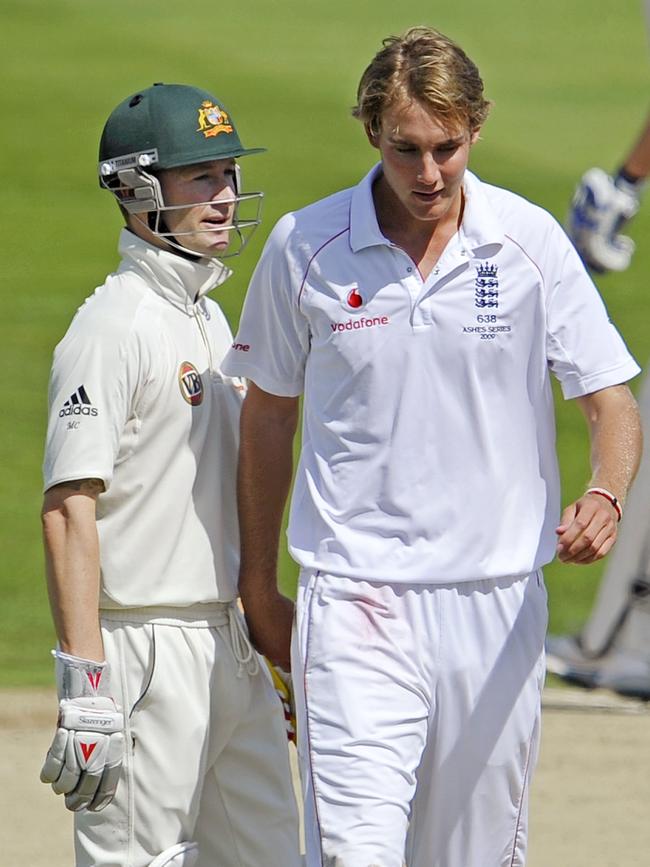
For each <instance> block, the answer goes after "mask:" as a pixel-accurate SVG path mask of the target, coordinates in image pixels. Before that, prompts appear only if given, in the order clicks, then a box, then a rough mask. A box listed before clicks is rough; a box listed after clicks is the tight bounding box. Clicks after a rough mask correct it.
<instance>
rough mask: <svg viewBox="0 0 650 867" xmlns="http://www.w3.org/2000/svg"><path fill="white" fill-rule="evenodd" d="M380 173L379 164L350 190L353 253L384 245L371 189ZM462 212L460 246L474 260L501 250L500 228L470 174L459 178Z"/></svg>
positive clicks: (483, 194) (477, 181) (472, 175)
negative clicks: (461, 183) (461, 188)
mask: <svg viewBox="0 0 650 867" xmlns="http://www.w3.org/2000/svg"><path fill="white" fill-rule="evenodd" d="M380 172H381V163H377V165H375V166H373V167H372V169H370V171H369V172H368V174H367V175H366V176H365V178H363V180H362V181H361V182H360V183H359V184H357V186H356V187H353V189H352V199H351V202H350V247H351V248H352V250H353V252H355V253H357V252H358V251H359V250H363V249H364V248H365V247H374V246H377V245H379V244H388V245H390V241H389V240H388V239H387V238H386V237H385V236H384V235H383V234H382V232H381V229H380V228H379V223H378V222H377V213H376V211H375V203H374V201H373V197H372V187H373V184H374V182H375V180H376V179H377V177H378V175H379V174H380ZM463 192H464V193H465V210H464V212H463V222H462V224H461V235H462V237H463V241H464V244H465V245H466V246H467V248H468V249H470V250H471V251H472V253H473V255H474V256H479V257H481V258H486V257H488V256H493V255H494V254H495V253H497V252H498V249H500V248H501V247H502V246H503V237H504V232H503V227H502V225H501V222H500V220H499V218H498V216H497V215H496V213H495V212H494V210H493V209H492V207H491V205H490V202H489V200H488V197H487V196H486V194H485V191H484V190H483V188H482V184H481V181H480V180H479V179H478V178H477V177H476V175H474V174H472V172H470V171H466V172H465V177H464V178H463Z"/></svg>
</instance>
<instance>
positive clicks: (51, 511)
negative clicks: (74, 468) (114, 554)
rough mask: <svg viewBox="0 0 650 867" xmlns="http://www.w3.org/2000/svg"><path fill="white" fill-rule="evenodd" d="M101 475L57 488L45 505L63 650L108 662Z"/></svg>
mask: <svg viewBox="0 0 650 867" xmlns="http://www.w3.org/2000/svg"><path fill="white" fill-rule="evenodd" d="M99 491H101V483H100V482H97V481H96V480H90V479H88V480H81V481H80V482H71V483H69V484H65V485H59V486H56V487H54V488H51V489H50V490H49V491H47V493H46V495H45V501H44V504H43V512H42V522H43V541H44V546H45V565H46V575H47V586H48V593H49V598H50V607H51V609H52V617H53V620H54V626H55V629H56V634H57V638H58V641H59V645H60V647H61V650H63V651H64V652H65V653H70V654H72V655H74V656H81V657H83V658H85V659H94V660H98V661H102V660H103V659H104V649H103V645H102V639H101V632H100V628H99V611H98V608H99V542H98V538H97V527H96V523H95V497H96V496H97V494H98V493H99Z"/></svg>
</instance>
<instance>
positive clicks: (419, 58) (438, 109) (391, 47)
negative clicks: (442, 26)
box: [352, 27, 491, 136]
mask: <svg viewBox="0 0 650 867" xmlns="http://www.w3.org/2000/svg"><path fill="white" fill-rule="evenodd" d="M383 46H384V47H383V48H382V49H381V50H380V51H378V52H377V54H376V55H375V57H374V58H373V59H372V61H371V62H370V65H369V66H368V67H367V69H366V70H365V72H364V73H363V75H362V76H361V81H360V82H359V87H358V90H357V104H356V106H355V107H354V108H353V109H352V114H353V116H354V117H356V118H358V119H359V120H360V121H361V122H362V123H363V124H364V126H365V127H366V130H367V131H368V132H369V133H370V134H371V135H373V136H377V135H379V133H380V131H381V118H382V115H383V114H384V112H385V111H386V110H387V109H390V108H392V107H393V106H395V105H397V104H399V103H401V102H412V101H416V102H419V103H420V104H421V105H422V106H423V107H424V108H427V109H428V110H430V111H431V113H432V114H434V115H435V116H436V117H438V118H439V119H440V120H441V121H442V122H443V123H444V125H445V126H448V127H450V128H456V127H463V126H465V125H467V126H468V127H469V129H470V131H472V132H473V131H475V130H477V129H479V127H481V126H482V124H483V122H484V121H485V119H486V118H487V116H488V113H489V111H490V106H491V103H490V101H489V100H487V99H485V98H484V96H483V81H482V79H481V76H480V74H479V71H478V68H477V66H476V64H475V63H473V62H472V61H471V60H470V59H469V57H468V56H467V55H466V54H465V52H464V51H463V49H462V48H461V47H460V46H459V45H457V44H456V43H455V42H453V41H452V40H451V39H449V38H448V37H447V36H445V35H444V34H442V33H439V32H438V31H437V30H433V29H432V28H430V27H411V28H410V29H409V30H407V31H406V33H404V35H403V36H389V37H387V38H386V39H384V40H383Z"/></svg>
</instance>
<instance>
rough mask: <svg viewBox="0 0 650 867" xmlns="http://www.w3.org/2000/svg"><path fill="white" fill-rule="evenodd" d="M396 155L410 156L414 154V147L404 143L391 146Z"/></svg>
mask: <svg viewBox="0 0 650 867" xmlns="http://www.w3.org/2000/svg"><path fill="white" fill-rule="evenodd" d="M393 147H394V148H395V150H396V151H397V153H398V154H412V153H414V152H415V147H414V146H413V145H410V144H408V143H406V142H399V143H396V144H394V145H393Z"/></svg>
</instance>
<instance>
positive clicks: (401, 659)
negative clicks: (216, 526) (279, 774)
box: [293, 570, 547, 867]
mask: <svg viewBox="0 0 650 867" xmlns="http://www.w3.org/2000/svg"><path fill="white" fill-rule="evenodd" d="M546 625H547V599H546V590H545V587H544V583H543V580H542V575H541V572H537V573H534V574H532V575H530V576H527V577H523V578H515V579H513V578H508V579H503V580H497V581H472V582H467V583H458V584H446V585H439V584H438V585H422V584H378V583H374V582H373V583H371V582H367V581H360V580H351V579H348V578H342V577H336V576H332V575H325V574H323V573H319V572H313V571H306V570H303V572H302V573H301V580H300V586H299V594H298V607H297V628H296V631H295V635H294V647H293V652H294V662H293V675H294V687H295V689H296V701H297V707H298V733H299V758H300V764H301V770H302V777H303V790H304V797H305V824H306V829H305V836H306V846H307V862H306V863H307V867H403V865H405V864H406V865H407V867H521V865H523V864H524V858H525V850H526V841H527V805H528V783H529V780H530V776H531V772H532V770H533V767H534V764H535V761H536V757H537V749H538V744H539V732H540V715H541V710H540V708H541V698H540V697H541V690H542V685H543V678H544V635H545V632H546Z"/></svg>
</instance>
